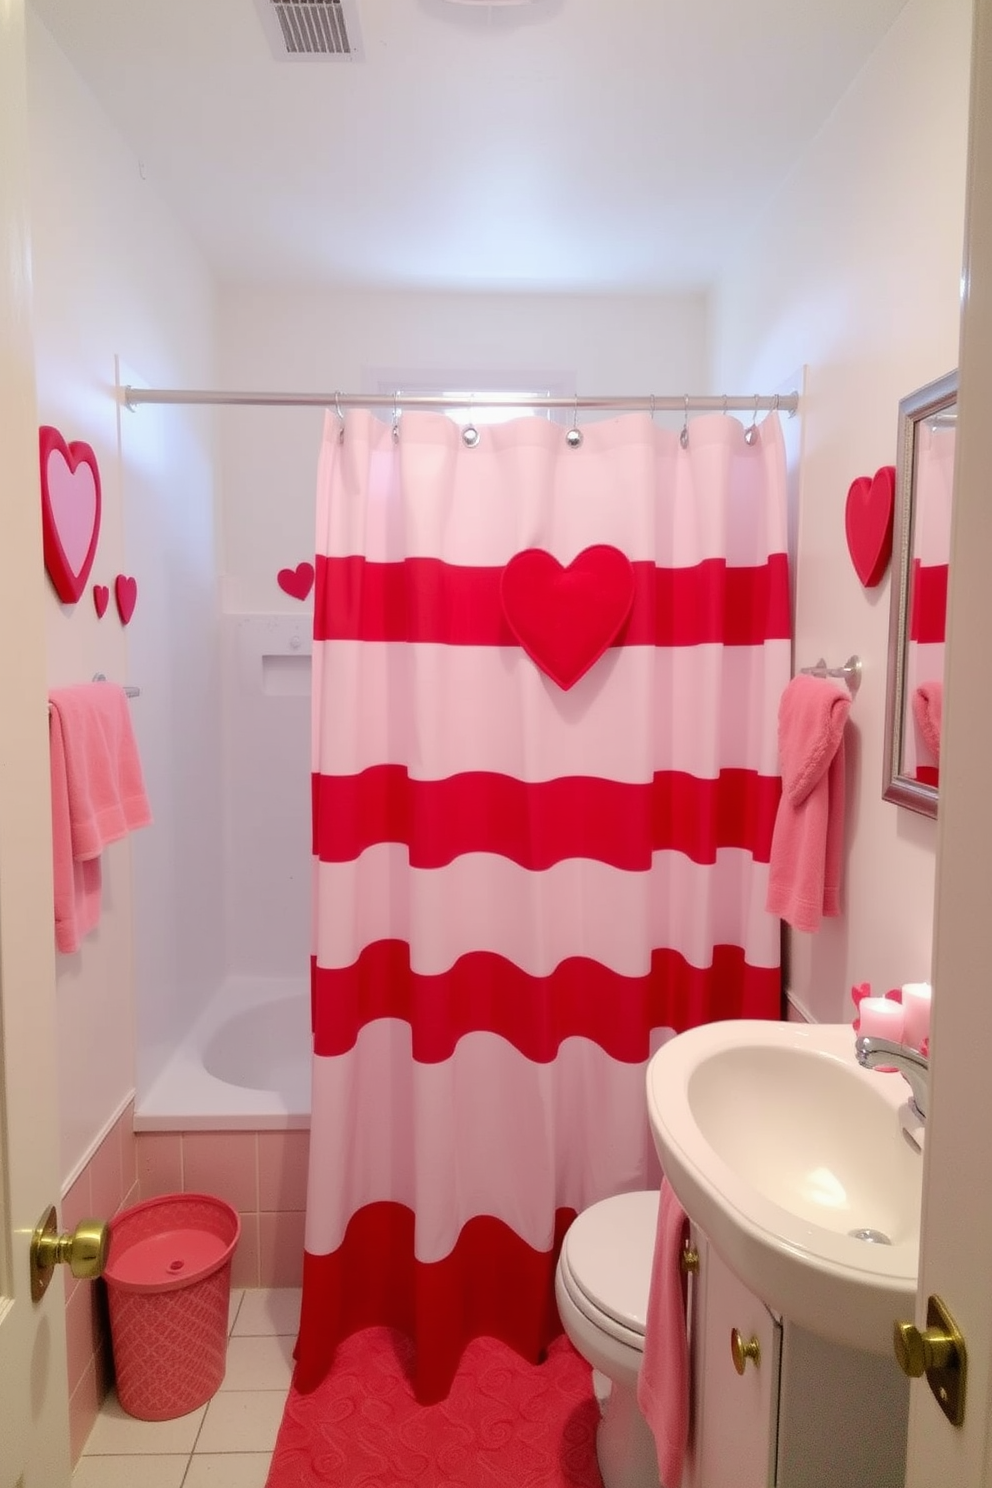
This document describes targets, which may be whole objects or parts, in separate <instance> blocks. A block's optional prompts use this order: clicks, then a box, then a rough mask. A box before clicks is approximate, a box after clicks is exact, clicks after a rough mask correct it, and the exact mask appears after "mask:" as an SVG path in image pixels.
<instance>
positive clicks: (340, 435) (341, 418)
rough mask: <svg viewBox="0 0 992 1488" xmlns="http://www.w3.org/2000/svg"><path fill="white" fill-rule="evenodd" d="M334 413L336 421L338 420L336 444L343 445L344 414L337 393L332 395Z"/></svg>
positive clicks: (339, 396) (339, 395)
mask: <svg viewBox="0 0 992 1488" xmlns="http://www.w3.org/2000/svg"><path fill="white" fill-rule="evenodd" d="M334 412H335V413H336V414H337V419H338V444H343V443H344V414H343V413H342V411H341V394H340V393H338V392H335V394H334Z"/></svg>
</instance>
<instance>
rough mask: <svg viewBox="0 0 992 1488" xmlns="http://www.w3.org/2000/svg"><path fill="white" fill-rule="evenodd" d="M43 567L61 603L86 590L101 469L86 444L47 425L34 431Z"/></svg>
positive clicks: (96, 532) (71, 601)
mask: <svg viewBox="0 0 992 1488" xmlns="http://www.w3.org/2000/svg"><path fill="white" fill-rule="evenodd" d="M38 453H39V457H40V461H41V530H42V541H43V545H44V552H45V567H46V568H47V570H48V575H49V578H50V579H51V581H52V584H53V585H54V588H55V592H56V594H57V595H58V597H59V599H61V601H62V603H63V604H75V603H76V601H77V600H78V599H79V596H80V595H81V594H82V592H83V590H84V589H85V587H86V580H87V579H88V578H89V576H90V569H91V568H92V567H93V559H94V557H95V556H96V545H97V541H98V539H99V536H100V505H101V495H100V470H99V467H98V465H97V463H96V455H95V454H94V453H93V450H92V449H91V447H90V446H89V445H88V444H84V442H83V441H82V440H81V439H74V440H73V441H72V442H71V443H70V444H67V443H66V441H65V440H64V439H63V438H62V435H61V434H60V433H59V431H58V429H55V428H53V427H52V425H51V424H42V426H41V428H40V429H39V430H38Z"/></svg>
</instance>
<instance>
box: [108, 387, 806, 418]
mask: <svg viewBox="0 0 992 1488" xmlns="http://www.w3.org/2000/svg"><path fill="white" fill-rule="evenodd" d="M121 392H122V394H123V401H124V406H125V407H126V408H131V409H134V408H137V407H139V406H140V405H141V404H142V403H158V404H164V403H174V404H195V403H200V404H216V405H220V404H225V405H230V406H234V405H243V406H251V407H255V408H262V407H264V408H310V407H313V408H334V409H339V410H340V409H345V408H392V409H394V410H398V409H401V408H570V409H572V410H573V411H575V412H578V411H581V410H584V409H607V410H612V411H615V412H621V411H623V412H629V413H633V412H641V413H740V412H744V413H752V414H753V413H762V412H770V411H773V410H777V411H779V412H781V413H788V414H794V413H795V412H796V410H797V409H798V407H799V394H798V393H772V394H768V393H763V394H757V393H755V394H752V395H751V396H750V397H744V396H740V395H735V396H734V397H733V398H730V397H726V396H724V395H723V394H721V395H720V396H718V397H711V396H702V395H696V396H692V395H690V394H688V393H683V394H682V395H681V396H680V397H664V398H662V397H655V396H654V394H651V393H649V394H648V395H647V396H646V397H639V398H605V397H595V398H589V397H586V398H581V397H575V398H561V397H549V398H543V397H534V396H531V397H519V396H517V395H515V394H513V393H486V394H484V395H483V396H481V397H479V398H478V399H476V398H473V397H471V396H468V397H455V396H452V395H450V394H446V393H437V394H431V393H396V394H393V393H262V392H258V393H247V392H230V391H228V392H214V391H212V390H208V389H205V388H188V389H186V388H139V387H130V386H128V387H124V388H122V389H121Z"/></svg>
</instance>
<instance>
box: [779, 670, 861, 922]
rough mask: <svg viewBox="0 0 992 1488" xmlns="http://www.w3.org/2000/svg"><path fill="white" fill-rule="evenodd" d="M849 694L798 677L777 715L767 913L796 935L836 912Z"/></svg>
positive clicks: (829, 683)
mask: <svg viewBox="0 0 992 1488" xmlns="http://www.w3.org/2000/svg"><path fill="white" fill-rule="evenodd" d="M850 711H851V695H850V693H849V692H848V691H847V690H846V689H844V688H841V687H837V686H836V685H835V684H834V683H833V682H831V681H825V680H821V679H820V678H817V677H812V676H808V675H805V674H800V675H799V676H798V677H793V679H792V681H791V682H790V683H789V685H788V687H786V689H785V691H784V692H783V694H782V701H781V703H780V704H779V715H778V747H779V761H780V764H781V767H782V797H781V800H780V801H779V806H778V814H777V815H776V818H775V827H774V830H773V832H772V846H771V855H770V863H769V871H768V898H767V902H766V908H767V909H768V910H769V911H770V912H771V913H772V914H777V915H781V917H782V919H783V920H786V921H787V922H788V923H789V924H790V925H792V926H793V928H794V929H796V930H807V931H813V930H818V929H819V928H820V921H821V918H822V916H823V915H837V914H840V878H841V855H842V847H843V838H844V726H845V724H846V723H847V716H848V714H849V713H850Z"/></svg>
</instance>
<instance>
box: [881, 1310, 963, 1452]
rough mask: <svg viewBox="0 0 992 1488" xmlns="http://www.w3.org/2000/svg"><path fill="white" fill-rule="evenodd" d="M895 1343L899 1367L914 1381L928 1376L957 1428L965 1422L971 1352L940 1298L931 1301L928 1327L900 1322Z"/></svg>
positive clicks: (938, 1399) (928, 1380)
mask: <svg viewBox="0 0 992 1488" xmlns="http://www.w3.org/2000/svg"><path fill="white" fill-rule="evenodd" d="M892 1341H893V1344H894V1346H895V1353H896V1360H897V1362H898V1364H899V1368H900V1369H901V1370H902V1371H903V1373H904V1374H908V1375H909V1377H910V1379H918V1378H919V1376H920V1375H921V1374H925V1375H926V1377H927V1382H928V1384H929V1386H930V1389H931V1390H932V1391H933V1394H934V1398H935V1399H936V1401H937V1404H938V1405H939V1406H940V1408H941V1410H942V1411H943V1412H944V1415H945V1416H946V1417H947V1419H948V1420H949V1421H950V1422H951V1424H952V1425H953V1426H960V1425H961V1423H962V1421H963V1420H964V1395H965V1384H966V1381H967V1374H968V1351H967V1349H966V1348H965V1344H964V1339H963V1338H962V1336H961V1330H960V1329H959V1328H958V1325H957V1323H956V1322H955V1321H954V1319H953V1317H952V1316H951V1314H950V1311H949V1310H948V1307H947V1304H946V1303H945V1302H944V1301H943V1300H942V1299H941V1298H940V1297H937V1296H933V1295H931V1296H929V1297H928V1298H927V1326H926V1327H925V1328H923V1329H922V1330H921V1329H920V1328H918V1327H917V1326H916V1324H915V1323H896V1325H895V1328H894V1330H893V1335H892Z"/></svg>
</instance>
